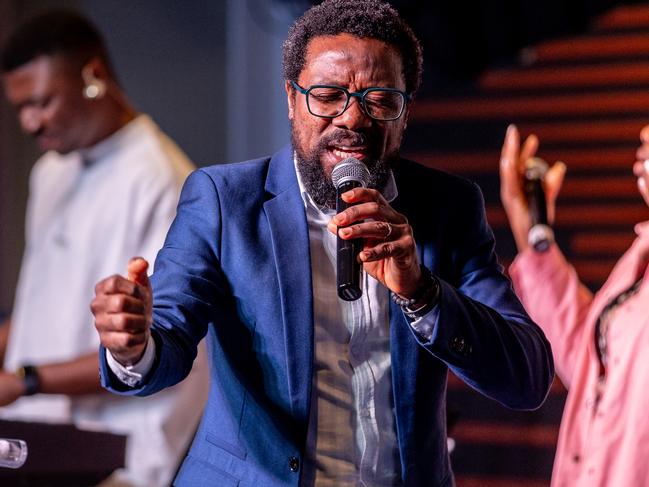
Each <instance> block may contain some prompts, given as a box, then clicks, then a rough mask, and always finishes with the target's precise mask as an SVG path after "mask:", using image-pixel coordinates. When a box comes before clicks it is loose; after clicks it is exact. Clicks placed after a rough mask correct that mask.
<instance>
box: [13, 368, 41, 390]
mask: <svg viewBox="0 0 649 487" xmlns="http://www.w3.org/2000/svg"><path fill="white" fill-rule="evenodd" d="M16 375H17V376H18V377H19V378H20V379H22V381H23V384H24V385H25V394H24V395H25V396H32V395H34V394H36V393H38V392H39V391H40V386H41V383H40V379H39V378H38V371H37V370H36V367H34V366H33V365H23V366H22V367H21V368H19V369H18V370H17V371H16Z"/></svg>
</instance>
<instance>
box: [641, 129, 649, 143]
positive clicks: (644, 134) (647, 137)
mask: <svg viewBox="0 0 649 487" xmlns="http://www.w3.org/2000/svg"><path fill="white" fill-rule="evenodd" d="M640 140H641V141H642V143H644V144H649V125H645V126H644V127H642V130H640Z"/></svg>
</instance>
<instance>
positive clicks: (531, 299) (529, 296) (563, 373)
mask: <svg viewBox="0 0 649 487" xmlns="http://www.w3.org/2000/svg"><path fill="white" fill-rule="evenodd" d="M509 271H510V275H511V278H512V281H513V283H514V289H515V290H516V294H518V297H519V298H520V299H521V301H522V303H523V306H525V309H526V310H527V312H528V313H529V314H530V316H531V317H532V319H533V320H534V321H535V322H536V323H537V324H538V325H539V326H540V327H541V328H542V329H543V331H544V332H545V335H546V336H547V338H548V340H549V341H550V344H551V345H552V352H553V355H554V363H555V368H556V371H557V373H558V375H559V377H560V378H561V380H562V382H563V383H564V385H565V386H566V387H567V388H569V387H570V383H571V380H572V373H573V370H574V367H575V360H576V357H577V354H578V351H579V349H580V347H582V346H583V333H584V329H585V327H586V316H587V314H588V310H589V308H590V304H591V302H592V300H593V295H592V293H591V292H590V291H589V290H588V289H587V288H586V287H585V286H584V285H583V284H582V283H581V282H580V281H579V278H578V276H577V273H576V271H575V269H574V267H572V266H571V265H570V264H569V263H568V262H567V261H566V259H565V257H564V256H563V254H562V253H561V251H560V250H559V248H558V247H557V246H556V245H552V247H550V249H549V250H548V251H547V252H543V253H538V252H534V251H532V250H527V251H524V252H522V253H521V254H519V255H518V256H517V257H516V259H515V260H514V262H513V264H512V265H511V267H510V269H509Z"/></svg>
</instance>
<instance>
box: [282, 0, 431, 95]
mask: <svg viewBox="0 0 649 487" xmlns="http://www.w3.org/2000/svg"><path fill="white" fill-rule="evenodd" d="M337 34H351V35H354V36H356V37H369V38H372V39H378V40H380V41H383V42H385V43H387V44H390V45H391V46H394V47H395V48H396V49H397V51H398V52H399V54H400V55H401V59H402V61H403V75H404V78H405V81H406V91H407V92H408V93H411V94H414V93H415V92H416V91H417V89H418V88H419V86H420V84H421V74H422V71H423V56H422V49H421V44H420V42H419V40H418V39H417V37H416V36H415V33H414V32H413V31H412V29H411V28H410V26H409V25H408V24H406V22H405V21H404V20H403V19H402V18H401V17H399V14H398V13H397V11H396V10H395V9H394V8H393V7H392V6H391V5H389V4H388V3H385V2H383V1H380V0H325V1H324V2H322V3H321V4H320V5H317V6H315V7H312V8H310V9H309V10H307V11H306V12H305V13H304V15H302V16H301V17H300V18H299V19H297V20H296V21H295V23H294V24H293V25H292V26H291V28H290V30H289V33H288V37H287V38H286V40H285V41H284V45H283V60H282V70H283V74H284V78H285V79H287V80H294V81H295V80H297V79H298V77H299V75H300V73H301V72H302V69H304V61H305V57H306V51H307V47H308V45H309V41H310V40H311V39H313V38H314V37H318V36H332V35H337Z"/></svg>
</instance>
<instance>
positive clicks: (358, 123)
mask: <svg viewBox="0 0 649 487" xmlns="http://www.w3.org/2000/svg"><path fill="white" fill-rule="evenodd" d="M333 124H334V125H336V126H337V127H343V128H346V129H349V130H356V129H359V128H367V127H370V126H371V125H372V119H371V118H370V116H369V115H368V114H367V113H365V110H364V109H363V106H362V104H361V102H360V100H359V99H358V98H352V99H351V100H349V105H347V110H345V111H344V112H343V113H341V114H340V115H338V116H337V117H336V118H334V119H333Z"/></svg>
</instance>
